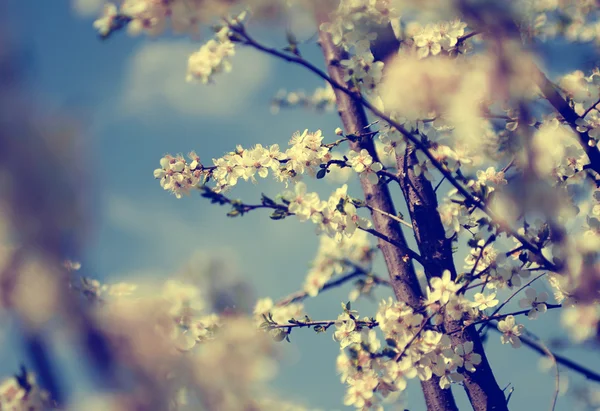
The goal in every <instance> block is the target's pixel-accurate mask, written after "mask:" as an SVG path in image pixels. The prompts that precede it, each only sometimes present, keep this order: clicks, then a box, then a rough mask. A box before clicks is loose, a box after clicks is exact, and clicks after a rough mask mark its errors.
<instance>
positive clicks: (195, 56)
mask: <svg viewBox="0 0 600 411" xmlns="http://www.w3.org/2000/svg"><path fill="white" fill-rule="evenodd" d="M230 35H231V31H230V29H229V27H227V26H225V27H223V28H221V29H220V30H219V31H218V32H217V33H216V35H215V38H214V39H210V40H209V41H207V42H206V43H205V44H204V45H202V47H200V49H199V50H198V51H196V52H195V53H192V54H191V55H190V57H189V58H188V69H187V76H186V80H187V81H188V82H191V81H194V80H198V81H200V82H201V83H202V84H207V83H211V82H213V79H212V78H213V76H214V75H215V74H219V73H229V72H230V71H231V67H232V66H231V61H230V58H231V57H232V56H233V55H234V54H235V44H234V43H233V42H232V41H231V40H230Z"/></svg>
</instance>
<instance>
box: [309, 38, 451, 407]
mask: <svg viewBox="0 0 600 411" xmlns="http://www.w3.org/2000/svg"><path fill="white" fill-rule="evenodd" d="M319 39H320V43H321V47H322V49H323V54H324V55H325V62H326V64H327V71H328V73H329V77H330V78H331V79H332V80H333V82H334V83H337V84H339V85H342V87H341V88H335V93H336V100H337V105H338V111H339V115H340V117H341V119H342V123H343V125H344V128H345V129H346V132H347V133H357V134H358V133H362V132H365V131H368V128H369V122H368V121H367V115H366V113H365V110H364V108H363V103H362V101H361V99H360V98H357V97H355V96H354V95H353V94H351V93H350V94H349V93H347V92H345V91H344V90H343V89H346V90H348V85H347V84H345V82H344V80H343V77H344V76H343V70H342V68H341V67H340V65H339V63H340V61H341V60H343V59H344V58H345V57H346V56H345V54H344V53H343V52H342V50H340V49H339V48H337V47H335V45H334V44H333V41H332V40H331V36H330V35H329V34H328V33H325V32H320V33H319ZM350 147H351V148H352V149H353V150H355V151H360V150H363V149H364V150H367V151H368V152H369V154H370V155H371V156H372V157H373V159H374V160H375V161H377V160H378V157H377V153H376V151H375V146H374V144H373V141H372V140H371V139H364V138H363V139H360V140H358V141H355V142H351V143H350ZM361 184H362V188H363V191H364V194H365V202H366V203H367V205H368V206H369V207H371V208H373V209H378V210H381V211H383V212H384V213H387V214H390V215H396V210H395V208H394V204H393V202H392V199H391V196H390V192H389V190H388V187H387V185H386V184H384V183H383V182H381V181H380V182H379V183H378V184H371V183H369V182H368V181H366V179H363V180H361ZM371 217H372V219H373V224H374V226H375V229H376V230H377V231H378V232H380V233H381V234H382V235H384V236H386V237H388V238H390V239H392V240H393V241H394V242H397V243H400V244H404V245H406V240H405V238H404V235H403V233H402V230H401V228H400V224H399V223H398V222H397V221H396V220H394V219H390V218H389V217H387V216H386V215H384V214H382V213H381V212H379V213H374V212H372V213H371ZM379 247H380V249H381V251H382V254H383V256H384V259H385V262H386V265H387V268H388V271H389V273H390V279H391V285H392V288H393V290H394V293H395V295H396V297H397V298H398V299H399V300H400V301H404V302H405V303H407V304H409V305H410V306H411V307H414V308H416V309H421V299H422V297H423V295H422V292H421V287H420V285H419V281H418V279H417V276H416V273H415V270H414V267H413V265H412V261H411V260H410V259H407V258H405V254H404V253H403V252H402V251H401V250H400V249H399V248H397V247H395V246H393V245H391V244H390V243H389V242H387V241H383V240H382V239H381V238H380V240H379ZM405 248H408V247H405ZM421 386H422V388H423V392H424V395H425V402H426V404H427V409H429V410H457V407H456V404H455V403H454V397H453V396H452V392H451V391H450V390H443V389H441V388H440V386H439V378H438V377H435V376H434V377H433V378H431V379H430V380H429V381H422V382H421Z"/></svg>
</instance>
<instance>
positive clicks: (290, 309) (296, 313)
mask: <svg viewBox="0 0 600 411" xmlns="http://www.w3.org/2000/svg"><path fill="white" fill-rule="evenodd" d="M264 316H267V318H269V319H271V320H272V321H274V322H276V323H277V324H286V323H288V321H289V320H290V319H292V318H302V317H304V304H301V303H290V304H286V305H275V304H274V303H273V300H272V299H271V298H268V297H267V298H261V299H259V300H258V301H257V302H256V305H255V306H254V319H255V321H256V323H257V325H260V324H261V323H262V322H263V321H264Z"/></svg>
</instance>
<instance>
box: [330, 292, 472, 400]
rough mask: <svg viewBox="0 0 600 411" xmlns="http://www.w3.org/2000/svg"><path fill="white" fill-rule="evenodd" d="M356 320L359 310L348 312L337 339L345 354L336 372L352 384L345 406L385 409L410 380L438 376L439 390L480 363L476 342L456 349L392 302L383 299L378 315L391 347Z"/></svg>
mask: <svg viewBox="0 0 600 411" xmlns="http://www.w3.org/2000/svg"><path fill="white" fill-rule="evenodd" d="M357 318H358V317H357V313H356V311H352V310H348V309H346V310H345V312H344V313H343V314H341V315H340V316H339V317H338V320H337V321H336V324H335V325H336V331H335V333H334V339H335V340H336V341H339V342H340V347H341V350H342V351H341V353H340V355H339V356H338V359H337V368H338V372H339V373H341V375H342V378H341V379H342V382H345V383H347V384H348V388H347V393H346V397H345V400H344V403H345V404H346V405H354V406H355V407H357V408H358V409H382V408H381V405H380V401H381V399H380V397H384V398H385V397H388V396H389V395H390V393H392V392H397V393H399V392H402V391H403V390H404V389H405V388H406V386H407V379H412V378H415V377H418V378H419V379H421V380H423V381H427V380H429V379H431V378H432V377H433V376H434V375H436V376H438V377H440V386H441V387H442V388H449V387H450V385H451V384H452V383H459V382H461V381H463V379H464V376H463V374H464V373H465V372H474V371H475V370H476V366H477V365H479V364H480V363H481V356H480V355H479V354H477V353H474V352H473V344H472V343H470V342H468V343H465V344H456V345H453V344H452V343H451V341H450V338H449V337H448V335H445V334H442V333H440V332H437V331H434V330H431V329H427V330H425V328H426V326H427V325H428V321H429V320H428V319H427V318H425V317H424V316H423V315H422V314H419V313H415V312H414V311H413V310H412V308H410V307H409V306H407V305H406V304H404V303H402V302H393V301H392V300H391V298H390V299H389V300H387V301H386V300H384V301H382V303H381V304H380V307H379V310H378V312H377V316H376V321H377V323H378V324H379V327H380V329H381V331H382V332H383V333H384V336H385V338H386V343H387V347H386V348H384V349H383V350H382V351H381V352H379V350H380V349H381V343H380V341H379V339H378V338H377V335H376V333H375V331H374V330H372V329H369V328H368V327H364V326H362V325H361V324H360V323H359V322H358V321H357ZM367 320H368V319H365V320H363V321H367ZM376 394H379V395H376Z"/></svg>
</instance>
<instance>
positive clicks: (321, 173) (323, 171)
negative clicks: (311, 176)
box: [317, 168, 327, 180]
mask: <svg viewBox="0 0 600 411" xmlns="http://www.w3.org/2000/svg"><path fill="white" fill-rule="evenodd" d="M325 174H327V169H326V168H322V169H320V170H319V171H318V172H317V180H320V179H322V178H324V177H325Z"/></svg>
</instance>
